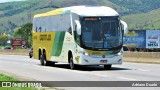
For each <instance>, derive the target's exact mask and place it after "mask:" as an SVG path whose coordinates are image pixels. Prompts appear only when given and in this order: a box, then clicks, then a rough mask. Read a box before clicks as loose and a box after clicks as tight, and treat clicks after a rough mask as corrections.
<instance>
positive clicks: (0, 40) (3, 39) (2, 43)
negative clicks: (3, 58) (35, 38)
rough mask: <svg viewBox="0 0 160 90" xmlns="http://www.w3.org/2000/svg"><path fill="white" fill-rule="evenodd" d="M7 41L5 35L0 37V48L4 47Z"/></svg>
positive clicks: (7, 38)
mask: <svg viewBox="0 0 160 90" xmlns="http://www.w3.org/2000/svg"><path fill="white" fill-rule="evenodd" d="M9 39H10V38H9V37H8V36H7V35H0V46H6V44H7V41H8V40H9Z"/></svg>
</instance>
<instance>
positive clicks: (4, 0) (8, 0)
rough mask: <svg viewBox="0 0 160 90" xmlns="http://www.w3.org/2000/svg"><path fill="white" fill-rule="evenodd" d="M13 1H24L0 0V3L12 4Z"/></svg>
mask: <svg viewBox="0 0 160 90" xmlns="http://www.w3.org/2000/svg"><path fill="white" fill-rule="evenodd" d="M12 1H23V0H0V3H4V2H12Z"/></svg>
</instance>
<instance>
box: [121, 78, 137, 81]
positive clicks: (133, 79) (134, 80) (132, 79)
mask: <svg viewBox="0 0 160 90" xmlns="http://www.w3.org/2000/svg"><path fill="white" fill-rule="evenodd" d="M118 79H123V80H129V81H130V80H131V81H137V79H133V78H125V77H118Z"/></svg>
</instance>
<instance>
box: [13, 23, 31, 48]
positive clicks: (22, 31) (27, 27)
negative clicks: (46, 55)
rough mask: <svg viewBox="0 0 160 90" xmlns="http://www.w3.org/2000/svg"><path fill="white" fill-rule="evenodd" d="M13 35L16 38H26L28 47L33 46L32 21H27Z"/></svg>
mask: <svg viewBox="0 0 160 90" xmlns="http://www.w3.org/2000/svg"><path fill="white" fill-rule="evenodd" d="M13 37H15V38H25V40H26V44H27V46H28V47H31V44H32V23H27V24H24V25H22V26H21V28H19V29H17V30H16V31H15V32H14V34H13Z"/></svg>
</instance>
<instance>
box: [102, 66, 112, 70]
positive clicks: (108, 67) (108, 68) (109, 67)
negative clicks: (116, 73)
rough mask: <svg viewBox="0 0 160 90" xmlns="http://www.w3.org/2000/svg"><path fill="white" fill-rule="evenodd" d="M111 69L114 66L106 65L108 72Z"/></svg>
mask: <svg viewBox="0 0 160 90" xmlns="http://www.w3.org/2000/svg"><path fill="white" fill-rule="evenodd" d="M111 67H112V65H104V69H106V70H110V69H111Z"/></svg>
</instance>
